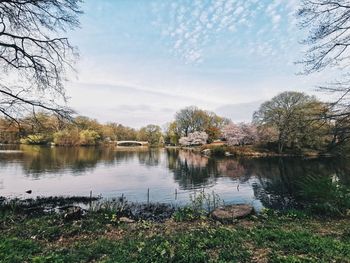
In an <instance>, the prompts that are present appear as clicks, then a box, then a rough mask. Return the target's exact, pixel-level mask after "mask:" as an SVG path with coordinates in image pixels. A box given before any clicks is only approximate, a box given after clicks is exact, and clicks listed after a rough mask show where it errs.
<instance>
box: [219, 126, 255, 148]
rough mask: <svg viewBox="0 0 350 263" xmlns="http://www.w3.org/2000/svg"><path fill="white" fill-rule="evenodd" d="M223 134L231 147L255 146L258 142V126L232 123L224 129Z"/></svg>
mask: <svg viewBox="0 0 350 263" xmlns="http://www.w3.org/2000/svg"><path fill="white" fill-rule="evenodd" d="M222 134H223V137H224V138H225V139H226V141H227V144H228V145H230V146H234V145H247V144H253V143H255V142H257V140H258V132H257V128H256V126H255V125H253V124H248V123H240V124H235V123H233V122H231V123H230V124H228V125H226V126H225V127H224V128H223V130H222Z"/></svg>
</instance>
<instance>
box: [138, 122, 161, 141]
mask: <svg viewBox="0 0 350 263" xmlns="http://www.w3.org/2000/svg"><path fill="white" fill-rule="evenodd" d="M161 137H162V130H161V128H160V127H159V126H158V125H154V124H149V125H147V126H146V127H143V128H141V129H140V131H139V133H138V140H140V141H147V142H148V143H149V144H150V145H158V144H159V143H160V141H161Z"/></svg>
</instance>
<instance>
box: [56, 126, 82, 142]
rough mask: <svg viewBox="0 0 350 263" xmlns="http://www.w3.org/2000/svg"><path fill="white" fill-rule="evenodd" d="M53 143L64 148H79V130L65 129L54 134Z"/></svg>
mask: <svg viewBox="0 0 350 263" xmlns="http://www.w3.org/2000/svg"><path fill="white" fill-rule="evenodd" d="M53 142H54V143H55V144H56V145H62V146H77V145H79V143H80V134H79V130H78V129H77V128H73V129H64V130H61V131H58V132H55V133H54V134H53Z"/></svg>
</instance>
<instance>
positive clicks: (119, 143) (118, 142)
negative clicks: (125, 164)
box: [116, 141, 148, 146]
mask: <svg viewBox="0 0 350 263" xmlns="http://www.w3.org/2000/svg"><path fill="white" fill-rule="evenodd" d="M116 145H117V146H129V145H138V146H147V145H148V142H147V141H117V142H116Z"/></svg>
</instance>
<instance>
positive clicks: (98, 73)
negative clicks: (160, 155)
mask: <svg viewBox="0 0 350 263" xmlns="http://www.w3.org/2000/svg"><path fill="white" fill-rule="evenodd" d="M298 3H299V1H298V0H177V1H171V0H133V1H128V0H99V1H93V0H85V3H83V5H82V8H83V11H84V14H83V15H82V16H81V19H80V21H81V26H80V28H79V29H76V30H74V31H73V32H69V33H68V37H69V39H70V41H71V43H72V44H73V45H76V46H77V47H78V48H79V52H80V58H79V60H78V61H77V64H76V69H77V72H76V73H75V74H74V76H72V77H71V78H70V80H69V82H68V83H67V85H66V89H67V95H68V96H69V97H70V99H69V105H70V106H71V107H73V108H74V109H75V110H76V111H77V112H78V114H80V115H85V116H89V117H92V118H96V119H98V120H99V121H101V122H107V121H113V122H117V123H121V124H124V125H128V126H131V127H135V128H139V127H141V126H145V125H147V124H150V123H153V124H158V125H164V124H165V123H167V122H170V121H171V120H172V119H173V118H174V114H175V113H176V111H178V110H179V109H181V108H183V107H186V106H190V105H195V106H198V107H200V108H202V109H205V110H210V111H214V112H216V113H217V114H219V115H222V116H224V117H227V118H230V119H231V120H232V121H235V122H240V121H250V120H251V116H252V114H253V112H254V111H255V110H257V109H258V107H259V105H260V104H261V103H262V102H263V101H265V100H268V99H271V98H272V97H273V96H275V95H277V94H278V93H280V92H283V91H287V90H294V91H303V92H307V93H310V94H316V95H317V96H319V97H321V98H322V97H324V95H323V94H320V93H319V92H317V91H315V87H316V86H317V85H320V84H322V83H323V82H324V81H326V80H327V79H328V77H329V76H327V74H325V73H322V74H313V75H310V76H305V75H300V74H298V73H299V72H300V71H301V70H302V67H301V65H299V64H296V63H295V62H297V61H299V60H301V59H302V58H303V52H305V50H306V46H304V45H302V44H301V41H302V40H303V39H304V38H305V36H306V34H307V32H305V31H303V30H301V29H300V28H299V27H298V21H297V17H296V15H295V13H296V11H297V8H298Z"/></svg>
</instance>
